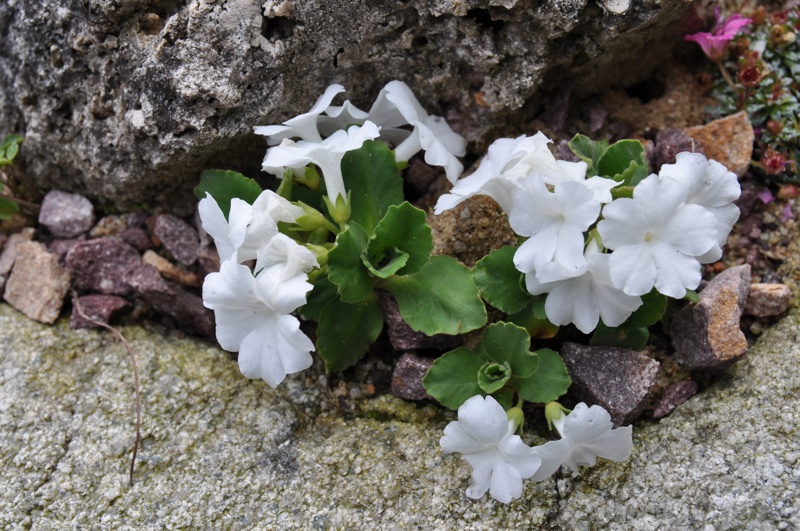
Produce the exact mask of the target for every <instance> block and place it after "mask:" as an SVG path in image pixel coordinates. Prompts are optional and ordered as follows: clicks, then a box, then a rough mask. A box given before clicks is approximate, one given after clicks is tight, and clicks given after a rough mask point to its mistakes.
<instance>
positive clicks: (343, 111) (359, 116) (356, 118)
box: [317, 100, 369, 136]
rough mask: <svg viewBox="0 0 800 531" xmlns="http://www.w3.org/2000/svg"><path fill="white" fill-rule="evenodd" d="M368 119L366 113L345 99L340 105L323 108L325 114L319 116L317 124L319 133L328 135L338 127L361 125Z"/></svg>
mask: <svg viewBox="0 0 800 531" xmlns="http://www.w3.org/2000/svg"><path fill="white" fill-rule="evenodd" d="M368 119H369V114H368V113H366V112H364V111H362V110H361V109H359V108H358V107H356V106H355V105H353V104H352V103H351V102H350V100H347V101H345V102H344V104H342V105H339V106H337V105H331V106H329V107H328V108H327V109H325V114H323V115H321V116H320V117H319V120H318V122H317V125H318V126H319V132H320V133H322V134H323V135H325V136H330V135H332V134H333V133H334V132H336V131H338V130H339V129H347V128H348V127H349V126H351V125H361V124H363V123H364V122H365V121H367V120H368Z"/></svg>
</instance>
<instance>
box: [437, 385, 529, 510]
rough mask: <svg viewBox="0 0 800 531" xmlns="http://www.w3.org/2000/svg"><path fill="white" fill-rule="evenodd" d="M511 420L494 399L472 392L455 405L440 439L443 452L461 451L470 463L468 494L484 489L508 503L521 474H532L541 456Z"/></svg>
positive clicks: (518, 490) (479, 493) (516, 491)
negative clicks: (454, 416)
mask: <svg viewBox="0 0 800 531" xmlns="http://www.w3.org/2000/svg"><path fill="white" fill-rule="evenodd" d="M513 431H514V424H513V423H512V422H510V421H509V420H508V418H507V416H506V412H505V410H504V409H503V408H502V406H500V404H498V403H497V401H496V400H495V399H494V398H492V397H490V396H488V397H486V398H483V397H482V396H474V397H472V398H470V399H469V400H467V401H466V402H464V404H463V405H462V406H461V407H460V408H459V409H458V420H457V421H455V422H451V423H450V424H448V425H447V427H446V428H445V430H444V436H443V437H442V438H441V440H440V441H439V444H440V445H441V447H442V450H444V451H445V452H448V453H450V452H460V453H462V454H463V455H462V457H463V458H464V460H465V461H467V462H468V463H469V464H470V466H471V467H472V484H471V485H470V487H469V488H468V489H467V496H469V497H470V498H475V499H477V498H480V497H481V496H483V495H484V494H485V493H486V491H487V490H489V491H490V493H491V495H492V497H493V498H494V499H496V500H498V501H501V502H503V503H508V502H510V501H511V500H512V499H514V498H518V497H519V496H520V495H521V494H522V478H527V477H530V476H532V475H533V474H534V473H535V472H536V470H537V469H538V468H539V465H540V459H539V457H537V456H536V454H535V452H534V451H533V449H532V448H530V447H529V446H527V445H526V444H525V443H523V442H522V439H520V437H519V436H518V435H514V434H513Z"/></svg>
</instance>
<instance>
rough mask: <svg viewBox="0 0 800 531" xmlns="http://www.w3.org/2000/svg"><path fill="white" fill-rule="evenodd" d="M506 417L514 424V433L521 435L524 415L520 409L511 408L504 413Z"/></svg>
mask: <svg viewBox="0 0 800 531" xmlns="http://www.w3.org/2000/svg"><path fill="white" fill-rule="evenodd" d="M506 416H507V417H508V420H510V421H511V422H513V423H514V431H515V432H519V433H522V426H523V425H524V424H525V414H524V413H523V412H522V408H521V407H519V406H517V407H512V408H511V409H509V410H508V411H506Z"/></svg>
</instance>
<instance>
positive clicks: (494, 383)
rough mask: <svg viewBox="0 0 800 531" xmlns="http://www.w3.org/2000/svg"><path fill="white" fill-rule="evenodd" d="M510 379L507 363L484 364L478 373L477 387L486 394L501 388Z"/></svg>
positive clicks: (509, 369) (509, 368)
mask: <svg viewBox="0 0 800 531" xmlns="http://www.w3.org/2000/svg"><path fill="white" fill-rule="evenodd" d="M510 379H511V367H510V366H509V365H508V363H503V364H500V363H489V362H487V363H484V364H483V366H482V367H481V370H479V371H478V386H480V388H481V389H482V390H483V392H485V393H487V394H492V393H494V392H497V391H499V390H500V389H502V388H503V386H504V385H506V383H507V382H508V381H509V380H510Z"/></svg>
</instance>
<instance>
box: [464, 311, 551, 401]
mask: <svg viewBox="0 0 800 531" xmlns="http://www.w3.org/2000/svg"><path fill="white" fill-rule="evenodd" d="M530 348H531V337H530V336H529V335H528V332H526V331H525V329H524V328H520V327H519V326H517V325H514V324H511V323H503V322H500V323H494V324H491V325H489V326H487V327H486V330H484V331H483V338H482V339H481V342H480V344H479V345H478V348H477V349H476V351H475V353H476V354H477V355H478V356H479V357H480V358H482V359H484V360H485V361H487V362H496V363H500V364H508V365H509V367H510V368H511V371H512V372H513V373H514V376H516V377H519V378H525V377H528V376H530V375H531V374H533V373H534V372H536V367H537V366H538V364H539V360H538V358H537V357H536V355H535V354H533V353H532V352H531V351H530ZM487 392H488V393H491V392H492V391H487Z"/></svg>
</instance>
